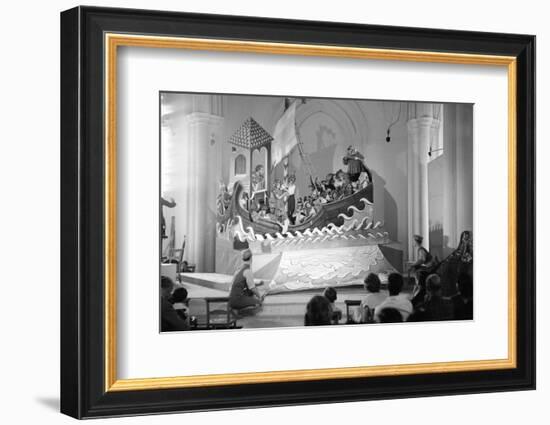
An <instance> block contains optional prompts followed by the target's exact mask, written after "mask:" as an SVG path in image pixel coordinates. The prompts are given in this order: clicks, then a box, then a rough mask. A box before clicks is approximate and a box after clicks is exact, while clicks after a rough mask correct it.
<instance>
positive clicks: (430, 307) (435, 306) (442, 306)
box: [418, 274, 453, 320]
mask: <svg viewBox="0 0 550 425" xmlns="http://www.w3.org/2000/svg"><path fill="white" fill-rule="evenodd" d="M418 310H419V312H420V318H421V319H422V320H451V319H452V318H453V304H452V302H451V300H449V299H448V298H444V297H443V296H442V295H441V278H440V277H439V276H438V275H436V274H431V275H429V276H428V277H427V278H426V298H425V299H424V302H423V303H422V304H420V305H419V306H418Z"/></svg>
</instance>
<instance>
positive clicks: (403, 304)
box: [374, 273, 413, 322]
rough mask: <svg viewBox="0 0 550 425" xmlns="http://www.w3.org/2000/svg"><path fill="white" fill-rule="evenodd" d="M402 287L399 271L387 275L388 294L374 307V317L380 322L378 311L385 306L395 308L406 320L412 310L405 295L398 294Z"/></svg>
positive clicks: (401, 277)
mask: <svg viewBox="0 0 550 425" xmlns="http://www.w3.org/2000/svg"><path fill="white" fill-rule="evenodd" d="M402 289H403V276H401V275H400V274H399V273H391V274H390V275H389V276H388V292H389V293H390V295H389V296H388V297H387V298H386V299H385V300H384V301H382V302H381V303H380V304H378V306H377V307H376V308H375V309H374V319H375V320H376V321H377V322H380V317H379V315H380V312H381V311H382V310H383V309H384V308H387V307H391V308H395V309H397V310H398V311H399V312H400V313H401V316H402V317H403V321H406V320H407V319H408V317H409V315H410V314H411V313H412V312H413V306H412V304H411V302H410V301H409V300H408V299H407V297H406V296H405V295H402V294H400V292H401V290H402Z"/></svg>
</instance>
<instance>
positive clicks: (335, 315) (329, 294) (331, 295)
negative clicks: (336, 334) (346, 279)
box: [323, 286, 342, 324]
mask: <svg viewBox="0 0 550 425" xmlns="http://www.w3.org/2000/svg"><path fill="white" fill-rule="evenodd" d="M323 296H324V297H325V298H326V299H327V300H328V302H329V303H330V318H331V322H332V323H333V324H337V323H338V322H339V321H340V320H341V319H342V311H341V310H340V309H338V308H336V305H335V304H334V303H335V301H336V299H337V298H338V294H337V292H336V289H334V288H333V287H331V286H329V287H328V288H326V289H325V290H324V292H323Z"/></svg>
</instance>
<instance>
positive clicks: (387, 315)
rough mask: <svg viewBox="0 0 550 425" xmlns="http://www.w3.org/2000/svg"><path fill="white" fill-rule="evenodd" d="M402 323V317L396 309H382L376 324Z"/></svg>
mask: <svg viewBox="0 0 550 425" xmlns="http://www.w3.org/2000/svg"><path fill="white" fill-rule="evenodd" d="M402 321H403V316H402V315H401V313H400V312H399V310H397V309H396V308H392V307H386V308H383V309H382V310H381V311H380V313H379V314H378V322H380V323H400V322H402Z"/></svg>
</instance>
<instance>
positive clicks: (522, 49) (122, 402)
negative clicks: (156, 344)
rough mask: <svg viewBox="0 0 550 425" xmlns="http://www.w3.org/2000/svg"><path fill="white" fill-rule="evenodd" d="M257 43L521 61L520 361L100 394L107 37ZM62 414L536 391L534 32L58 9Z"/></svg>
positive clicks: (102, 370)
mask: <svg viewBox="0 0 550 425" xmlns="http://www.w3.org/2000/svg"><path fill="white" fill-rule="evenodd" d="M106 32H115V33H138V34H153V35H165V36H177V37H181V36H186V37H200V38H216V39H232V40H260V41H266V42H276V43H307V44H318V45H331V46H354V47H370V48H383V49H399V50H422V51H432V52H449V53H476V54H485V55H506V56H514V57H516V58H517V122H516V129H517V152H516V155H517V217H516V220H517V283H518V284H517V337H516V344H517V347H516V348H517V351H516V352H517V367H516V368H514V369H504V370H484V371H473V372H472V371H470V372H452V373H429V374H416V375H402V376H383V377H369V378H346V379H329V380H316V381H301V382H272V383H260V384H247V385H226V386H214V387H212V386H210V387H195V388H172V389H157V390H142V391H117V392H110V391H105V367H106V366H105V358H104V354H105V340H104V332H105V323H104V315H105V303H104V298H105V290H104V285H103V282H104V278H105V276H104V273H105V240H104V237H105V236H104V231H103V229H105V218H104V207H105V201H104V199H105V197H104V190H105V189H104V188H105V184H104V183H105V180H104V178H105V163H104V157H105V152H104V145H103V143H102V140H103V137H104V105H105V98H104V90H103V88H104V84H105V81H104V79H105V77H104V68H103V66H104V55H105V51H104V49H105V45H104V34H105V33H106ZM61 195H62V196H61V412H62V413H65V414H67V415H70V416H73V417H75V418H93V417H106V416H120V415H137V414H152V413H164V412H183V411H202V410H217V409H232V408H245V407H260V406H279V405H296V404H312V403H330V402H344V401H354V400H374V399H387V398H406V397H418V396H436V395H451V394H466V393H482V392H494V391H512V390H528V389H534V388H535V37H534V36H531V35H519V34H499V33H480V32H469V31H450V30H434V29H420V28H405V27H390V26H372V25H356V24H347V23H346V24H344V23H332V22H330V23H329V22H313V21H296V20H282V19H265V18H256V17H242V16H220V15H203V14H190V13H175V12H162V11H148V10H147V11H146V10H132V9H110V8H95V7H76V8H74V9H70V10H67V11H65V12H62V13H61Z"/></svg>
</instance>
